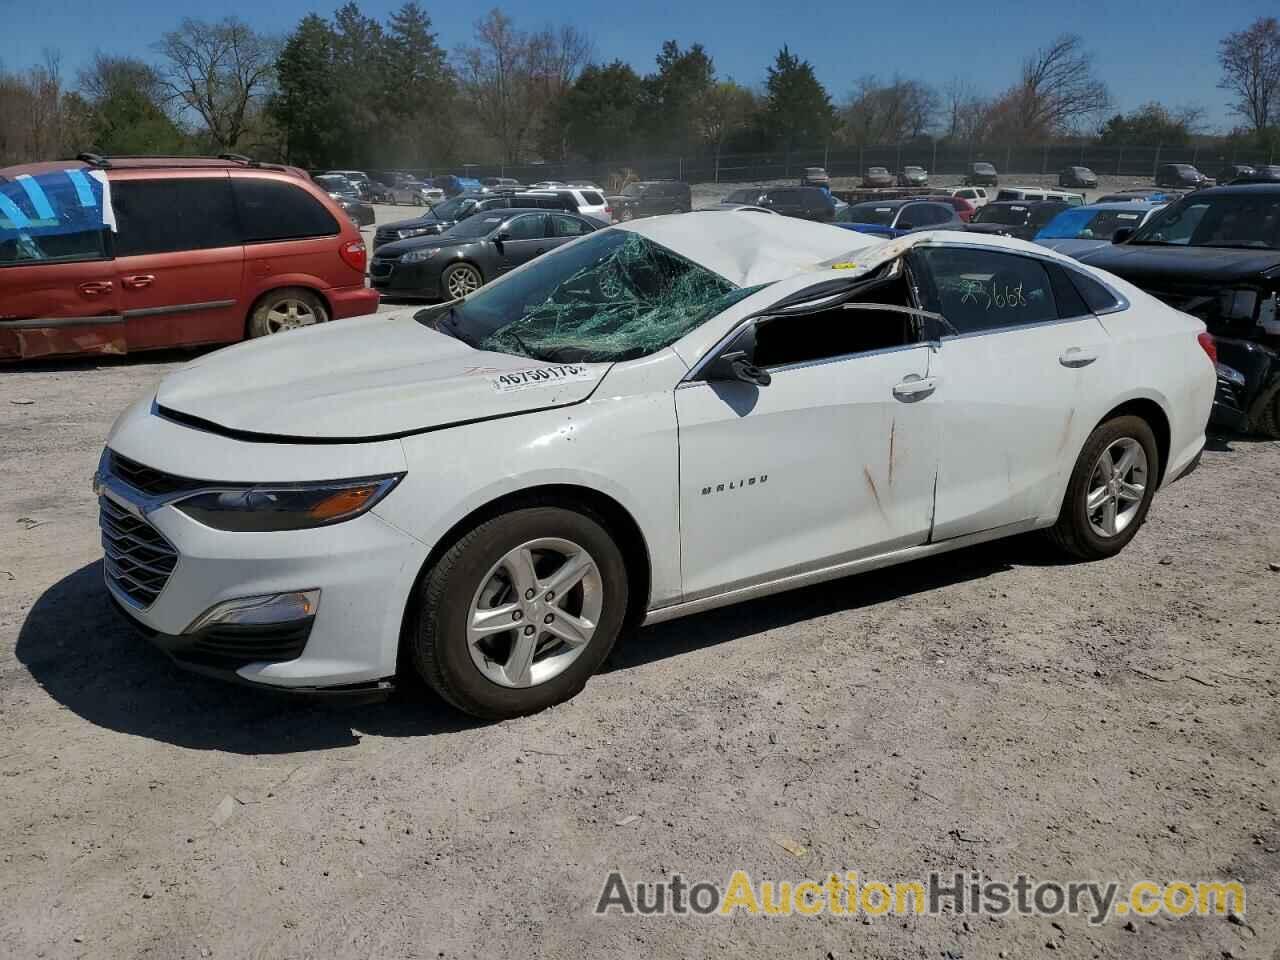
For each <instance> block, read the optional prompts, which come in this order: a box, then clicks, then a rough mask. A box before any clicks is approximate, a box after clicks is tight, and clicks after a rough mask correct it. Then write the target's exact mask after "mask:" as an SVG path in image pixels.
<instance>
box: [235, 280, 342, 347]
mask: <svg viewBox="0 0 1280 960" xmlns="http://www.w3.org/2000/svg"><path fill="white" fill-rule="evenodd" d="M328 319H329V311H328V309H326V307H325V305H324V301H323V300H321V299H320V298H319V297H317V296H316V295H315V294H314V293H312V292H311V291H310V290H303V289H302V288H300V287H286V288H284V289H282V290H272V291H271V292H270V293H268V294H267V295H266V296H264V297H263V298H262V299H261V300H259V301H258V303H257V306H255V307H254V308H253V313H252V314H250V315H249V336H250V337H265V336H267V335H268V334H271V333H281V332H282V331H285V330H295V329H297V328H299V327H309V326H312V325H314V324H317V323H325V322H326V321H328Z"/></svg>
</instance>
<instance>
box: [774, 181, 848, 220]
mask: <svg viewBox="0 0 1280 960" xmlns="http://www.w3.org/2000/svg"><path fill="white" fill-rule="evenodd" d="M757 205H758V206H761V207H764V208H765V209H766V210H772V211H773V212H774V213H780V214H782V216H784V217H799V218H800V219H801V220H816V221H818V222H820V223H830V222H831V221H832V220H834V219H835V218H836V205H835V201H834V200H832V199H831V194H829V193H828V192H827V191H826V190H823V189H822V188H820V187H778V188H776V189H774V190H766V191H764V192H763V193H762V194H761V195H760V199H759V200H758V201H757Z"/></svg>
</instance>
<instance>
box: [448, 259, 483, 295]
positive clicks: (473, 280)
mask: <svg viewBox="0 0 1280 960" xmlns="http://www.w3.org/2000/svg"><path fill="white" fill-rule="evenodd" d="M447 284H448V287H449V296H450V297H451V298H452V299H454V300H461V299H462V298H463V297H465V296H466V295H467V294H469V293H474V292H475V291H477V290H479V289H480V274H479V273H477V272H476V270H475V268H474V267H465V266H463V267H455V268H454V269H453V270H452V271H451V272H450V273H449V279H448V281H447Z"/></svg>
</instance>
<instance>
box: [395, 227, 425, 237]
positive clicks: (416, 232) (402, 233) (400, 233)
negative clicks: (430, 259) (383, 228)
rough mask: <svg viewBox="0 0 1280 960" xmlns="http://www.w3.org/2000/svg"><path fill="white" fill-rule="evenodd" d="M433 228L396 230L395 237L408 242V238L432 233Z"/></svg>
mask: <svg viewBox="0 0 1280 960" xmlns="http://www.w3.org/2000/svg"><path fill="white" fill-rule="evenodd" d="M434 232H435V228H434V227H409V228H407V229H405V230H397V231H396V236H397V237H399V238H400V239H401V240H408V239H409V238H410V237H421V236H423V235H424V234H428V233H434Z"/></svg>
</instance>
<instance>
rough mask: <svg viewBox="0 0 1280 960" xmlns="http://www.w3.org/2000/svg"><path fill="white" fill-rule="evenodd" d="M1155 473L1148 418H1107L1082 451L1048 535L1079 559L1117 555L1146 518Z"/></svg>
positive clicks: (1156, 460) (1157, 468) (1156, 464)
mask: <svg viewBox="0 0 1280 960" xmlns="http://www.w3.org/2000/svg"><path fill="white" fill-rule="evenodd" d="M1159 476H1160V454H1159V450H1158V448H1157V447H1156V439H1155V434H1154V433H1152V431H1151V427H1150V426H1149V425H1148V424H1147V422H1146V421H1145V420H1143V419H1142V418H1141V417H1135V416H1124V417H1117V418H1115V419H1114V420H1108V421H1107V422H1106V423H1104V424H1102V425H1101V426H1099V427H1098V428H1097V429H1096V430H1094V431H1093V433H1092V434H1091V435H1090V436H1089V439H1088V441H1087V442H1086V443H1085V445H1084V449H1083V450H1081V451H1080V456H1079V458H1078V459H1077V460H1076V465H1075V469H1074V470H1073V471H1072V473H1071V480H1070V483H1069V484H1068V485H1067V494H1066V497H1064V498H1063V502H1062V512H1061V513H1060V514H1059V516H1058V522H1057V523H1056V524H1054V525H1053V527H1051V528H1050V529H1049V536H1050V538H1051V539H1053V540H1054V542H1056V543H1057V544H1058V546H1059V547H1061V548H1062V549H1063V550H1065V551H1066V552H1067V553H1070V554H1072V555H1074V556H1077V557H1080V558H1081V559H1083V560H1101V559H1103V558H1105V557H1112V556H1115V555H1116V554H1117V553H1119V552H1120V551H1121V550H1123V549H1124V548H1125V546H1126V545H1127V544H1128V543H1129V541H1130V540H1132V539H1133V538H1134V536H1135V535H1136V534H1137V532H1138V528H1139V527H1141V526H1142V523H1143V521H1144V520H1146V518H1147V511H1148V510H1149V509H1150V507H1151V498H1152V497H1153V496H1154V494H1155V488H1156V483H1157V478H1158V477H1159Z"/></svg>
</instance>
